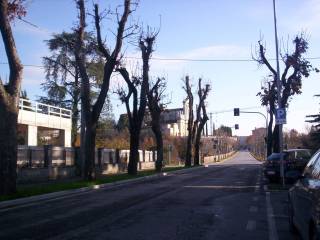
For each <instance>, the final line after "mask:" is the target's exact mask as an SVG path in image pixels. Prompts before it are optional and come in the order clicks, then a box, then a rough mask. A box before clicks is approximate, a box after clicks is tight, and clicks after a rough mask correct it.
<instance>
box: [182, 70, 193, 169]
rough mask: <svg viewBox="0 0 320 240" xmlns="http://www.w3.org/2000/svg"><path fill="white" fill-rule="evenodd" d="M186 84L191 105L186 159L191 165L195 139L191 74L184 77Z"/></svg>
mask: <svg viewBox="0 0 320 240" xmlns="http://www.w3.org/2000/svg"><path fill="white" fill-rule="evenodd" d="M184 84H185V86H184V87H183V88H184V90H185V92H186V93H187V100H188V105H189V108H188V110H189V112H188V127H187V130H188V136H187V150H186V160H185V166H186V167H191V162H192V141H193V94H192V89H191V83H190V78H189V76H186V77H185V79H184Z"/></svg>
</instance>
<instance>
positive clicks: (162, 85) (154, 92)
mask: <svg viewBox="0 0 320 240" xmlns="http://www.w3.org/2000/svg"><path fill="white" fill-rule="evenodd" d="M165 89H166V82H165V79H164V78H158V79H157V81H156V82H155V83H154V84H153V86H150V88H149V92H148V107H149V111H150V114H151V128H152V131H153V133H154V135H155V138H156V143H157V160H156V171H158V172H160V171H161V169H162V165H163V138H162V131H161V124H160V115H161V113H162V111H163V110H164V104H163V102H162V101H163V97H164V91H165Z"/></svg>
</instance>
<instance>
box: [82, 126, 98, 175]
mask: <svg viewBox="0 0 320 240" xmlns="http://www.w3.org/2000/svg"><path fill="white" fill-rule="evenodd" d="M84 139H85V140H84V150H83V151H82V153H84V154H85V155H84V156H83V160H84V162H83V167H84V169H83V178H84V179H86V180H93V179H95V178H96V173H95V139H96V123H92V122H86V129H85V132H84Z"/></svg>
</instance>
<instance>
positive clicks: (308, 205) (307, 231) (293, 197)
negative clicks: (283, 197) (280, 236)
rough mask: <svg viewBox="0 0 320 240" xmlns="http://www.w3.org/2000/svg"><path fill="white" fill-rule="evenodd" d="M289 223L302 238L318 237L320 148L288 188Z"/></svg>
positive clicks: (319, 226)
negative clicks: (297, 178)
mask: <svg viewBox="0 0 320 240" xmlns="http://www.w3.org/2000/svg"><path fill="white" fill-rule="evenodd" d="M289 224H290V228H291V230H292V231H293V232H299V234H300V236H301V238H302V239H304V240H309V239H318V240H319V239H320V150H319V151H318V152H316V153H315V154H314V155H313V157H312V158H311V159H310V161H309V162H308V164H307V166H306V168H305V170H304V172H303V174H302V175H301V176H300V178H299V180H298V181H297V182H296V184H295V185H294V186H293V187H291V188H290V190H289Z"/></svg>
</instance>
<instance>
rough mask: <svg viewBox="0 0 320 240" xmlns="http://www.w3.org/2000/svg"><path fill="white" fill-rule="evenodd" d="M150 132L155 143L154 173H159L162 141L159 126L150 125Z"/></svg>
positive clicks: (161, 159)
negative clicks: (155, 159)
mask: <svg viewBox="0 0 320 240" xmlns="http://www.w3.org/2000/svg"><path fill="white" fill-rule="evenodd" d="M152 131H153V133H154V135H155V137H156V143H157V161H156V171H157V172H161V169H162V163H163V139H162V132H161V127H160V124H152Z"/></svg>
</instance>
